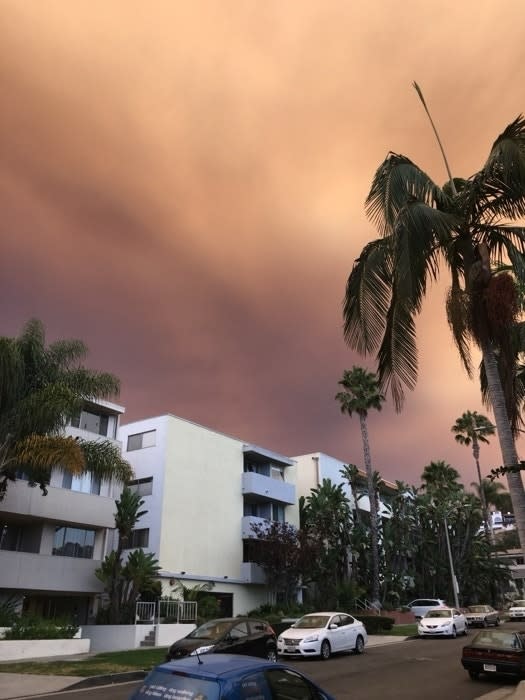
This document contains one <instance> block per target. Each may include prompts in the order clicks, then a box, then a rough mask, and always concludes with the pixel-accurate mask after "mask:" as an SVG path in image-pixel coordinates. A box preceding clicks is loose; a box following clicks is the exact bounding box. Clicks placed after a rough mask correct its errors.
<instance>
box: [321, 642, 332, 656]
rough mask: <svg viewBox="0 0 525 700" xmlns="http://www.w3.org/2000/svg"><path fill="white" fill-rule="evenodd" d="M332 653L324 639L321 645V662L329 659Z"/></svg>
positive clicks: (328, 643)
mask: <svg viewBox="0 0 525 700" xmlns="http://www.w3.org/2000/svg"><path fill="white" fill-rule="evenodd" d="M331 653H332V650H331V648H330V642H329V641H328V639H324V640H323V643H322V644H321V658H322V660H323V661H326V660H327V659H329V658H330V654H331Z"/></svg>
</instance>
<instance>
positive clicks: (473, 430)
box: [451, 411, 495, 540]
mask: <svg viewBox="0 0 525 700" xmlns="http://www.w3.org/2000/svg"><path fill="white" fill-rule="evenodd" d="M451 430H452V432H453V433H454V434H455V440H456V442H459V444H460V445H465V446H466V447H468V446H469V445H470V444H472V455H473V457H474V461H475V462H476V469H477V472H478V482H479V498H480V501H481V507H482V509H483V520H484V526H485V534H486V535H487V537H488V536H489V534H490V538H491V540H493V539H494V533H493V530H492V527H491V526H490V522H491V520H490V513H489V509H488V503H487V501H486V500H485V492H484V490H483V488H482V483H483V480H482V478H481V469H480V466H479V443H480V442H484V443H486V444H488V443H489V440H488V439H487V435H494V433H495V428H494V426H493V425H492V423H491V422H490V421H489V419H488V418H487V417H486V416H484V415H482V414H479V413H478V412H477V411H465V412H464V413H463V414H462V415H461V417H460V418H457V419H456V422H455V423H454V425H453V426H452V428H451Z"/></svg>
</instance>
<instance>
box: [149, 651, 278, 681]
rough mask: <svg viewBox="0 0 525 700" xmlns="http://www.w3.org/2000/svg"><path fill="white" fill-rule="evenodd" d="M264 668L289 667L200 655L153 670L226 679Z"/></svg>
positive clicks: (235, 657) (254, 659) (238, 657)
mask: <svg viewBox="0 0 525 700" xmlns="http://www.w3.org/2000/svg"><path fill="white" fill-rule="evenodd" d="M264 668H289V666H286V664H279V663H277V664H276V663H275V662H274V661H266V660H265V659H261V658H258V657H256V656H244V655H242V654H201V655H200V656H184V657H183V658H181V659H177V660H175V661H167V662H166V663H163V664H160V665H159V666H156V667H155V669H154V670H155V671H157V672H161V673H168V674H172V673H175V674H176V673H182V674H189V675H196V676H199V677H200V678H210V679H211V678H217V677H219V678H221V679H228V678H229V677H231V676H237V675H238V674H239V672H241V673H245V672H249V671H255V670H258V671H260V670H261V669H264Z"/></svg>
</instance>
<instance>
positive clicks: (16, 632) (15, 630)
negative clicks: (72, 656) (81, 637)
mask: <svg viewBox="0 0 525 700" xmlns="http://www.w3.org/2000/svg"><path fill="white" fill-rule="evenodd" d="M77 632H78V625H74V624H72V623H71V622H70V621H69V620H62V619H61V620H58V619H56V620H45V619H44V618H42V617H36V616H32V615H24V616H23V617H20V618H19V619H18V620H15V622H14V623H13V625H12V627H11V629H10V630H7V631H6V634H5V638H6V639H73V637H74V636H75V634H76V633H77Z"/></svg>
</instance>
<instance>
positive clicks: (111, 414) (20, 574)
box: [0, 401, 124, 624]
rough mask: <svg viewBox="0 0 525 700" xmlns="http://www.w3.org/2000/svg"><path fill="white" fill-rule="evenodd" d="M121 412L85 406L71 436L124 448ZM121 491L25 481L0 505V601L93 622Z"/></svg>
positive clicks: (65, 480) (69, 480)
mask: <svg viewBox="0 0 525 700" xmlns="http://www.w3.org/2000/svg"><path fill="white" fill-rule="evenodd" d="M123 413H124V408H123V407H122V406H118V405H116V404H113V403H110V402H107V401H98V402H96V403H86V405H85V406H84V409H83V410H82V412H81V414H80V415H79V416H78V417H77V419H76V420H74V421H73V422H72V425H69V426H68V427H67V428H66V434H67V435H71V436H72V437H81V438H83V439H85V440H110V441H112V442H114V443H115V444H119V443H118V440H117V430H118V426H119V421H120V416H121V415H122V414H123ZM121 490H122V486H121V485H116V484H112V483H109V482H102V483H101V482H99V481H97V480H95V479H94V478H92V477H91V476H90V475H88V474H86V475H84V476H81V477H73V476H71V474H68V473H65V472H63V471H62V470H61V469H59V468H57V469H54V470H53V472H52V475H51V481H50V486H49V489H48V493H47V495H45V496H44V495H43V494H42V492H41V490H40V488H39V487H38V486H37V487H34V488H32V487H29V486H28V483H27V480H25V479H24V475H23V474H21V475H20V478H18V479H17V481H16V482H15V483H12V484H10V485H9V486H8V489H7V493H6V496H5V498H4V500H3V501H0V600H1V599H4V600H5V599H8V598H11V597H12V598H15V599H18V600H19V602H20V605H21V607H22V608H23V610H24V611H27V612H32V613H35V614H40V615H43V616H45V617H60V616H68V617H69V616H72V617H74V618H75V619H77V620H78V622H79V623H80V624H84V623H86V622H89V621H92V619H93V616H94V613H95V611H96V604H97V597H98V596H99V595H101V594H102V593H103V585H102V583H101V582H100V581H99V580H98V579H97V578H96V576H95V573H94V572H95V569H97V568H98V567H100V565H101V562H102V560H103V559H104V557H105V556H106V554H107V553H108V552H109V551H110V550H111V549H113V547H114V537H115V512H116V508H115V499H116V498H118V496H119V495H120V492H121Z"/></svg>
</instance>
